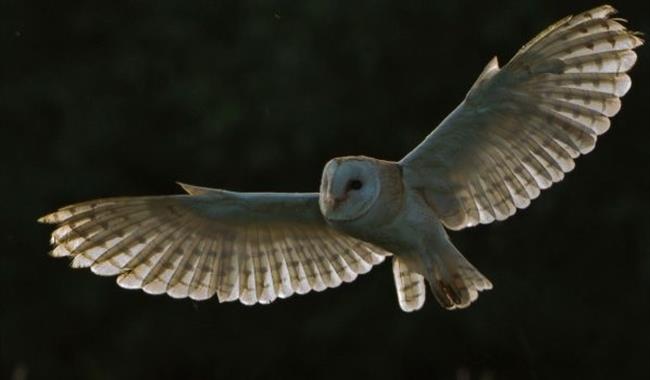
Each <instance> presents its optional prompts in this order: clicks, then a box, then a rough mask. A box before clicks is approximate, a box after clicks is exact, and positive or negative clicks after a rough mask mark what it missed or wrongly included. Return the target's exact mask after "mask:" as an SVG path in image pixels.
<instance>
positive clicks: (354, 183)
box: [347, 179, 363, 190]
mask: <svg viewBox="0 0 650 380" xmlns="http://www.w3.org/2000/svg"><path fill="white" fill-rule="evenodd" d="M362 187H363V183H362V182H361V181H359V180H358V179H353V180H351V181H349V182H348V186H347V188H348V190H361V188H362Z"/></svg>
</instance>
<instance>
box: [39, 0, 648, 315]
mask: <svg viewBox="0 0 650 380" xmlns="http://www.w3.org/2000/svg"><path fill="white" fill-rule="evenodd" d="M614 13H615V10H614V9H613V8H612V7H610V6H607V5H605V6H601V7H598V8H595V9H592V10H590V11H587V12H583V13H581V14H579V15H576V16H569V17H566V18H564V19H562V20H560V21H558V22H557V23H555V24H553V25H551V26H550V27H549V28H547V29H546V30H544V31H543V32H542V33H540V34H539V35H538V36H537V37H535V38H534V39H533V40H532V41H530V42H529V43H528V44H526V45H524V46H523V47H522V48H521V49H520V50H519V51H518V52H517V54H516V55H515V56H514V57H513V58H512V59H511V60H510V61H509V62H508V63H507V64H506V65H505V66H504V67H502V68H500V67H499V65H498V63H497V61H496V58H494V59H493V60H491V61H490V62H489V63H488V65H487V66H486V67H485V69H484V70H483V72H482V73H481V74H480V76H479V77H478V79H477V80H476V82H475V84H474V85H473V86H472V88H471V89H470V91H469V92H468V94H467V96H466V97H465V99H464V100H463V102H461V104H460V105H459V106H458V107H457V108H456V109H455V110H454V111H453V112H452V113H451V114H450V115H449V116H448V117H447V118H446V119H445V120H444V121H443V122H442V123H441V124H440V125H439V126H438V127H437V128H436V129H435V130H434V131H433V132H432V133H431V134H430V135H429V136H427V137H426V138H425V139H424V141H423V142H422V143H421V144H420V145H418V146H417V147H416V148H415V149H414V150H413V151H411V152H410V153H409V154H407V155H406V156H405V157H404V158H403V159H402V160H400V161H399V162H390V161H383V160H378V159H374V158H370V157H364V156H352V157H340V158H335V159H332V160H330V161H329V162H328V163H327V165H326V166H325V168H324V170H323V176H322V180H321V186H320V192H319V193H308V194H299V193H237V192H229V191H224V190H218V189H208V188H202V187H196V186H190V185H182V186H183V188H184V189H185V191H186V192H187V193H188V194H185V195H170V196H159V197H124V198H109V199H100V200H95V201H89V202H84V203H80V204H76V205H72V206H67V207H64V208H61V209H60V210H58V211H56V212H54V213H52V214H49V215H47V216H44V217H43V218H41V219H40V221H42V222H46V223H54V224H58V228H57V229H56V230H55V231H54V232H53V233H52V239H51V242H52V244H53V245H54V246H55V248H54V250H53V251H52V255H53V256H56V257H60V256H69V257H72V266H73V267H90V268H91V270H92V271H93V272H95V273H97V274H101V275H118V277H117V282H118V284H119V285H120V286H122V287H125V288H130V289H134V288H141V289H143V290H144V291H146V292H148V293H152V294H162V293H166V294H168V295H170V296H172V297H175V298H183V297H190V298H192V299H196V300H203V299H207V298H210V297H212V296H215V295H216V296H217V298H218V299H219V301H232V300H237V299H238V300H240V301H241V302H242V303H244V304H248V305H250V304H255V303H262V304H266V303H270V302H272V301H274V300H275V299H276V298H278V297H280V298H286V297H289V296H291V295H292V294H296V293H297V294H304V293H307V292H309V291H310V290H316V291H321V290H324V289H326V288H332V287H336V286H339V285H340V284H341V283H343V282H350V281H353V280H354V279H355V278H356V277H357V275H358V274H362V273H366V272H367V271H369V270H370V269H371V267H372V266H373V265H376V264H379V263H381V262H382V261H383V260H384V259H385V258H386V257H387V256H393V259H392V260H393V275H394V279H395V285H396V289H397V296H398V300H399V304H400V306H401V307H402V309H403V310H405V311H413V310H417V309H419V308H421V307H422V305H423V304H424V300H425V281H426V282H428V283H429V286H430V288H431V291H432V293H433V295H434V296H435V298H436V300H437V301H438V302H439V303H440V304H441V305H442V306H443V307H445V308H447V309H454V308H463V307H467V306H468V305H469V304H470V303H471V302H473V301H474V300H476V299H477V297H478V292H479V291H481V290H486V289H491V288H492V284H491V283H490V281H489V280H488V279H487V278H485V276H483V275H482V274H481V273H480V272H479V271H478V270H477V269H476V268H474V267H473V266H472V264H470V263H469V262H468V261H467V260H466V259H465V258H464V257H463V255H462V254H461V253H460V252H458V250H457V249H456V248H455V247H454V245H453V244H452V243H451V241H450V240H449V237H448V236H447V233H446V231H445V228H449V229H453V230H459V229H463V228H466V227H471V226H475V225H477V224H485V223H491V222H493V221H495V220H504V219H506V218H508V217H510V216H512V215H513V214H514V213H515V212H516V211H517V210H518V209H523V208H526V207H527V206H528V205H529V204H530V202H531V200H533V199H535V198H536V197H537V196H539V194H540V192H541V190H543V189H546V188H548V187H550V186H551V185H552V184H553V183H555V182H559V181H560V180H562V178H563V177H564V175H565V173H568V172H570V171H571V170H572V169H573V168H574V165H575V163H574V160H575V159H576V158H577V157H578V156H580V155H581V154H586V153H588V152H590V151H591V150H593V148H594V147H595V144H596V140H597V138H598V136H599V135H601V134H603V133H604V132H606V131H607V130H608V129H609V126H610V120H609V118H610V117H612V116H614V115H615V114H616V113H617V112H618V111H619V109H620V106H621V102H620V98H621V97H622V96H623V95H625V93H626V92H627V91H628V90H629V89H630V86H631V80H630V77H629V76H628V75H627V74H626V72H627V71H628V70H630V69H631V68H632V66H633V65H634V63H635V62H636V54H635V53H634V49H635V48H637V47H639V46H641V45H642V44H643V41H642V40H641V39H640V38H639V37H638V35H637V33H634V32H631V31H629V30H627V29H626V28H625V26H624V24H623V21H622V20H620V19H613V18H611V17H610V16H611V15H612V14H614Z"/></svg>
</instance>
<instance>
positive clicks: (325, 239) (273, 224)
mask: <svg viewBox="0 0 650 380" xmlns="http://www.w3.org/2000/svg"><path fill="white" fill-rule="evenodd" d="M184 188H185V189H186V190H187V191H188V192H189V193H190V194H189V195H175V196H162V197H132V198H128V197H125V198H111V199H102V200H96V201H90V202H84V203H80V204H76V205H72V206H67V207H63V208H61V209H60V210H58V211H56V212H54V213H51V214H49V215H46V216H44V217H43V218H41V219H40V221H42V222H45V223H52V224H57V225H58V226H57V228H56V229H55V230H54V231H53V232H52V238H51V242H52V244H53V245H54V249H53V252H52V255H53V256H56V257H63V256H65V257H71V258H72V266H73V267H80V268H86V267H90V268H91V270H92V271H93V272H95V273H97V274H100V275H117V283H118V284H119V285H120V286H122V287H124V288H128V289H143V290H144V291H145V292H147V293H151V294H163V293H167V294H169V295H170V296H172V297H174V298H184V297H190V298H192V299H195V300H203V299H207V298H210V297H212V296H213V295H216V296H217V297H218V299H219V301H221V302H226V301H233V300H237V299H238V300H240V301H241V302H242V303H244V304H247V305H250V304H254V303H263V304H267V303H270V302H273V301H274V300H275V299H276V298H278V297H280V298H286V297H289V296H291V295H292V294H294V293H298V294H304V293H307V292H309V291H310V290H317V291H320V290H324V289H326V288H332V287H336V286H338V285H340V284H341V283H342V282H349V281H352V280H353V279H355V278H356V276H357V274H360V273H365V272H367V271H368V270H370V268H371V267H372V266H373V265H376V264H378V263H380V262H382V261H383V259H384V256H385V255H387V254H388V253H386V252H384V251H382V250H380V249H379V248H377V247H374V246H372V245H370V244H369V243H366V242H362V241H360V240H357V239H355V238H352V237H349V236H346V235H344V234H342V233H340V232H338V231H336V230H334V229H332V228H331V227H329V226H328V225H327V224H326V222H325V221H324V220H323V218H322V216H321V214H320V211H319V209H318V194H272V193H235V192H227V191H222V190H211V189H206V188H201V187H195V186H190V185H184Z"/></svg>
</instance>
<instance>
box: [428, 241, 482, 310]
mask: <svg viewBox="0 0 650 380" xmlns="http://www.w3.org/2000/svg"><path fill="white" fill-rule="evenodd" d="M445 240H446V241H445V242H444V244H443V246H442V247H440V246H439V247H437V249H436V250H435V252H432V253H433V254H432V255H429V256H428V258H429V260H427V261H428V265H427V267H428V269H427V270H426V272H425V274H426V276H425V277H426V278H427V281H428V282H429V286H430V287H431V291H432V292H433V295H434V296H435V297H436V300H438V302H439V303H440V305H441V306H442V307H444V308H445V309H448V310H452V309H462V308H465V307H467V306H469V305H470V304H471V303H472V302H474V301H475V300H476V299H477V298H478V292H479V291H481V290H488V289H492V283H491V282H490V280H488V279H487V278H486V277H485V276H483V274H481V272H479V271H478V270H477V269H476V268H474V266H473V265H472V264H471V263H470V262H469V261H467V259H466V258H465V257H464V256H463V255H462V254H461V253H460V252H459V251H458V250H457V249H456V247H454V245H453V244H452V243H451V242H450V241H449V240H448V239H445Z"/></svg>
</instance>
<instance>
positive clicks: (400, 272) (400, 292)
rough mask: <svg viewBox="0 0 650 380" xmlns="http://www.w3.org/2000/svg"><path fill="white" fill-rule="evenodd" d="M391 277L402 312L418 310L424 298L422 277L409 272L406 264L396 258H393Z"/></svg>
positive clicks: (424, 290) (424, 289)
mask: <svg viewBox="0 0 650 380" xmlns="http://www.w3.org/2000/svg"><path fill="white" fill-rule="evenodd" d="M393 276H394V277H395V288H396V289H397V300H398V301H399V306H400V307H401V308H402V310H404V311H406V312H411V311H416V310H419V309H420V308H421V307H422V305H424V300H425V297H426V288H425V286H424V277H422V275H420V274H418V273H416V272H413V271H411V270H409V268H408V267H407V266H406V263H405V262H404V261H402V260H400V259H399V258H398V257H393Z"/></svg>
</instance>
